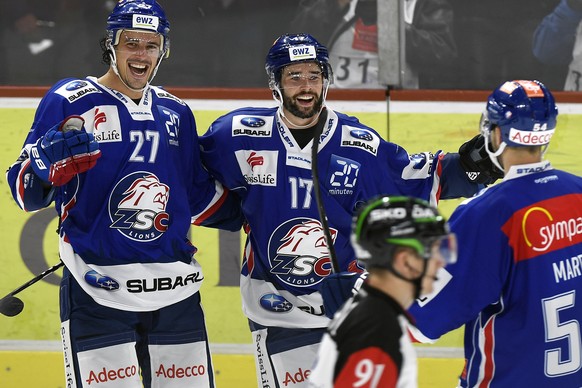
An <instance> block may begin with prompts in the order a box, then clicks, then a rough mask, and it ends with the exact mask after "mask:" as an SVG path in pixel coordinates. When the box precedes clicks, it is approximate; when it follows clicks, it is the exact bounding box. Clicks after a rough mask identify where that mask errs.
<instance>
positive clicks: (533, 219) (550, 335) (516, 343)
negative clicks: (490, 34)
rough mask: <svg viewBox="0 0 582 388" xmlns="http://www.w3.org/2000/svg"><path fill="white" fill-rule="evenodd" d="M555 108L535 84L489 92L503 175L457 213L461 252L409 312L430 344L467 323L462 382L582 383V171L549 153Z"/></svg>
mask: <svg viewBox="0 0 582 388" xmlns="http://www.w3.org/2000/svg"><path fill="white" fill-rule="evenodd" d="M557 115H558V110H557V108H556V105H555V102H554V97H553V96H552V94H551V92H550V91H549V90H548V89H547V88H546V87H545V86H544V85H543V84H542V83H540V82H538V81H521V80H520V81H508V82H505V83H503V84H502V85H500V86H499V87H498V88H497V89H495V90H494V91H493V93H492V94H491V95H490V96H489V98H488V100H487V105H486V110H485V112H484V113H483V116H482V119H481V131H482V133H483V135H484V136H485V141H486V150H487V152H488V154H489V156H490V158H491V160H492V161H493V163H495V164H496V165H498V167H499V168H502V169H503V171H504V172H505V177H504V178H503V181H502V182H500V183H499V184H497V185H495V186H492V187H489V188H487V189H485V190H483V191H482V192H480V193H479V195H477V196H475V197H473V198H471V199H468V200H466V201H465V202H463V203H462V204H461V205H460V206H459V207H458V208H457V209H456V210H455V211H454V212H453V214H452V216H451V218H450V220H449V224H450V228H451V231H452V232H454V233H455V234H456V235H457V239H458V241H459V252H458V255H459V258H458V260H457V262H456V263H455V264H452V265H450V266H446V267H445V268H443V269H442V270H441V272H439V273H438V274H437V276H438V278H439V282H438V283H437V284H435V289H436V290H435V293H434V294H432V295H431V296H430V298H427V299H425V300H422V301H418V302H417V303H416V304H415V305H413V306H412V307H411V309H410V313H411V314H412V315H413V316H414V317H415V318H416V323H417V325H418V329H419V330H420V332H417V331H415V332H414V335H415V337H416V338H417V339H418V340H421V341H423V342H431V341H434V340H436V339H438V338H439V337H440V336H441V335H443V334H445V333H447V332H449V331H451V330H454V329H456V328H458V327H460V326H462V325H465V335H464V346H465V369H464V370H463V371H462V373H461V374H460V381H459V386H461V387H491V388H496V387H544V388H546V387H548V388H550V387H555V388H558V387H559V388H562V387H579V386H581V385H582V342H581V341H582V330H581V327H582V325H581V320H582V303H581V301H580V295H581V294H582V273H581V270H580V269H581V268H582V266H581V258H582V178H580V177H578V176H575V175H572V174H569V173H566V172H564V171H560V170H557V169H554V168H553V167H552V165H551V164H550V162H549V161H547V160H544V157H543V156H544V152H545V150H546V148H547V147H548V144H549V143H550V140H551V138H552V136H553V135H554V131H555V130H556V118H557Z"/></svg>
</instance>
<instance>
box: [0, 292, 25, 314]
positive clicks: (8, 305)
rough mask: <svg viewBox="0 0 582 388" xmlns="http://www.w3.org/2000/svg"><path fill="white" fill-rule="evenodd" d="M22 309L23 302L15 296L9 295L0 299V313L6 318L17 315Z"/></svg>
mask: <svg viewBox="0 0 582 388" xmlns="http://www.w3.org/2000/svg"><path fill="white" fill-rule="evenodd" d="M22 309H24V302H23V301H21V300H20V299H18V298H17V297H15V296H12V295H9V296H5V297H4V298H2V299H0V313H2V314H3V315H6V316H7V317H13V316H15V315H18V314H20V313H21V312H22Z"/></svg>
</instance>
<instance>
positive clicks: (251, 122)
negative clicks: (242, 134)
mask: <svg viewBox="0 0 582 388" xmlns="http://www.w3.org/2000/svg"><path fill="white" fill-rule="evenodd" d="M240 122H241V123H242V124H244V125H246V126H247V127H253V128H258V127H262V126H263V125H265V120H263V119H260V118H258V117H243V118H242V119H240Z"/></svg>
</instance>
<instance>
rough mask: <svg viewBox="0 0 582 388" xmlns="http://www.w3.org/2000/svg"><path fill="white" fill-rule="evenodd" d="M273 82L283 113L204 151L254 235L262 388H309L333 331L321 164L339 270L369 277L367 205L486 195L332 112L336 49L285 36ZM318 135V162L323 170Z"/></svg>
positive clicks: (249, 301)
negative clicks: (392, 198) (361, 261)
mask: <svg viewBox="0 0 582 388" xmlns="http://www.w3.org/2000/svg"><path fill="white" fill-rule="evenodd" d="M266 71H267V74H268V77H269V87H270V88H271V90H272V92H273V96H274V98H275V100H276V101H277V103H278V104H279V106H278V107H274V108H243V109H238V110H235V111H233V112H230V113H228V114H226V115H224V116H222V117H220V118H218V119H217V120H216V121H215V122H214V123H213V124H212V125H211V127H210V128H209V130H208V132H207V133H206V134H205V135H204V136H202V137H201V138H200V143H201V145H202V158H203V161H204V163H205V165H206V166H207V167H208V169H209V170H210V172H211V173H212V175H214V176H215V177H216V179H218V180H219V181H221V182H222V184H223V185H224V186H225V187H227V188H228V189H230V190H232V191H235V192H236V193H237V194H238V195H239V197H240V198H241V202H242V210H243V213H244V215H245V219H246V221H247V222H248V226H249V232H248V236H247V241H246V245H245V249H244V259H243V263H242V270H241V293H242V299H243V311H244V313H245V314H246V316H247V317H248V318H249V323H250V328H251V331H252V335H253V342H254V343H253V348H254V349H255V350H256V367H257V378H258V382H259V386H262V387H267V386H269V387H271V388H273V387H285V386H290V385H289V384H293V386H295V387H299V386H302V385H304V384H305V380H306V377H307V375H308V374H309V370H310V368H311V365H312V364H313V361H314V358H315V355H316V352H317V347H318V344H319V341H320V339H321V336H322V335H323V333H324V331H325V327H326V326H327V325H328V323H329V318H327V317H326V312H325V310H324V307H323V305H324V303H323V300H322V296H321V294H320V293H319V288H320V285H321V282H322V280H323V279H324V278H325V277H326V276H328V275H329V274H330V273H331V272H332V264H331V260H330V254H329V249H328V246H327V242H326V239H325V238H324V233H323V228H322V224H321V222H320V220H319V214H318V206H317V204H316V201H315V199H314V194H313V193H314V192H313V189H314V185H315V184H316V180H314V177H313V176H312V170H311V164H312V162H317V164H318V167H319V168H318V170H319V171H320V174H318V180H319V182H320V183H319V184H320V186H319V187H320V188H321V191H322V194H323V195H322V197H323V201H324V206H325V209H326V211H327V215H328V217H329V226H330V228H331V230H330V235H331V239H333V241H334V247H335V251H336V252H337V257H338V261H339V263H338V264H339V268H340V271H357V270H361V269H358V266H357V263H356V259H355V256H354V252H353V249H352V247H351V244H350V233H351V230H350V225H351V219H352V214H353V212H354V210H355V209H356V207H357V206H358V205H359V204H361V203H363V202H365V201H367V200H368V199H369V198H372V197H375V196H378V195H381V194H386V193H388V194H395V195H410V196H415V197H419V198H423V199H425V200H429V201H431V203H432V204H436V203H437V200H438V199H439V197H440V198H452V197H461V196H471V195H473V194H474V193H475V192H476V191H477V189H478V188H479V185H478V184H476V183H475V182H472V181H469V179H468V176H467V174H466V173H465V171H464V170H463V169H462V168H461V164H460V163H459V155H458V154H446V155H445V154H444V153H442V152H440V151H439V152H437V153H436V154H434V155H433V154H431V153H428V152H426V153H420V154H416V155H409V154H408V153H407V152H406V151H405V150H404V149H403V148H402V147H400V146H398V145H396V144H393V143H389V142H387V141H385V140H383V139H382V138H381V137H380V135H378V133H377V132H376V131H374V130H373V129H371V128H369V127H367V126H365V125H363V124H362V123H360V122H359V121H358V120H357V119H356V118H354V117H350V116H347V115H345V114H343V113H340V112H335V111H333V110H331V109H328V108H327V107H326V106H325V98H326V94H327V90H328V87H329V85H330V83H332V82H333V72H332V69H331V67H330V65H329V60H328V53H327V49H326V47H325V46H323V45H321V44H320V43H319V42H318V41H317V40H316V39H315V38H313V37H312V36H311V35H308V34H303V33H301V34H285V35H283V36H281V37H279V38H278V39H277V40H276V41H275V42H274V44H273V46H272V47H271V49H270V50H269V52H268V54H267V58H266ZM317 132H319V133H321V136H318V137H317V138H316V139H315V141H318V142H319V147H318V148H319V152H318V157H317V161H312V160H311V152H312V145H313V142H314V139H313V137H314V133H317ZM466 154H467V155H469V154H471V152H467V153H466ZM469 159H470V158H469Z"/></svg>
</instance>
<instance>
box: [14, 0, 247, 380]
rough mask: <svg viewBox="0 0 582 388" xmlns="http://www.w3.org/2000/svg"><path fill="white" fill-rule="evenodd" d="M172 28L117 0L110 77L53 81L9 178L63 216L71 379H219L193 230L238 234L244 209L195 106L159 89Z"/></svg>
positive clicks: (138, 3) (151, 6)
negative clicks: (213, 159) (210, 154)
mask: <svg viewBox="0 0 582 388" xmlns="http://www.w3.org/2000/svg"><path fill="white" fill-rule="evenodd" d="M169 28H170V26H169V22H168V20H167V18H166V15H165V13H164V11H163V9H162V8H161V6H160V5H159V4H158V3H156V2H154V1H145V0H124V1H121V2H119V3H118V4H117V5H116V6H115V8H114V9H113V11H112V12H111V14H110V15H109V18H108V19H107V35H106V38H105V39H104V41H103V42H102V46H103V50H104V52H103V59H104V60H105V62H106V63H108V64H110V67H109V70H108V72H107V73H106V74H105V75H103V76H102V77H100V78H94V77H87V78H84V79H71V78H70V79H65V80H62V81H60V82H58V83H57V84H56V85H55V86H53V87H52V88H51V89H50V90H49V92H48V93H47V94H46V96H45V97H44V98H43V99H42V101H41V103H40V105H39V107H38V109H37V111H36V115H35V118H34V122H33V123H32V129H31V131H30V132H29V133H28V136H27V138H26V140H25V143H24V148H23V150H22V153H21V155H20V157H19V158H18V160H17V161H16V163H15V164H14V165H12V166H11V167H10V169H9V171H8V173H7V180H8V182H9V183H10V186H11V189H12V195H13V196H14V199H15V200H16V201H17V203H18V204H19V205H20V206H21V207H22V208H23V209H25V210H27V211H34V210H38V209H41V208H43V207H47V206H49V205H50V204H51V203H52V201H54V202H55V205H56V210H57V212H58V216H59V221H60V226H59V237H60V247H59V248H60V249H59V251H60V256H61V260H62V261H63V262H64V263H65V265H66V269H65V270H64V273H63V280H62V283H61V292H60V300H61V303H60V307H61V322H62V326H61V334H62V343H63V347H64V355H65V374H66V380H67V386H68V387H75V386H78V387H81V386H99V387H110V386H111V387H112V386H115V387H120V386H123V387H130V386H131V387H136V386H141V385H142V383H143V385H144V386H146V387H151V386H156V387H164V386H173V387H175V386H188V387H213V386H214V377H213V368H212V363H211V361H210V352H209V347H208V340H207V336H206V327H205V323H204V314H203V311H202V307H201V305H200V295H199V293H198V290H199V288H200V284H201V282H202V280H203V278H204V276H203V273H202V269H201V267H200V265H199V264H198V262H197V261H196V260H195V259H194V258H193V255H194V253H195V251H196V248H195V247H194V246H193V245H192V244H191V243H190V242H189V241H188V238H187V234H188V230H189V228H190V225H191V223H192V222H195V223H196V224H204V225H210V226H221V227H224V228H228V229H232V230H236V229H238V228H240V224H241V220H240V217H239V215H240V207H239V206H238V203H237V205H236V206H235V207H230V206H228V205H230V204H231V201H230V198H231V196H230V195H229V193H228V192H227V191H225V190H223V189H222V186H221V185H220V184H218V183H216V182H215V181H214V180H213V179H212V178H211V177H210V176H209V175H208V173H207V172H206V170H205V169H204V168H203V167H202V164H201V162H200V154H199V152H198V149H199V146H198V137H197V134H196V126H195V122H194V117H193V115H192V112H191V110H190V108H189V107H188V106H187V105H186V104H185V103H184V102H183V101H181V100H180V99H178V98H177V97H175V96H173V95H171V94H169V93H168V92H166V91H164V90H162V89H160V88H158V87H154V86H150V82H151V81H152V79H153V77H154V75H155V73H156V71H157V69H158V67H159V66H160V63H161V62H162V60H163V59H164V58H166V57H167V56H168V54H169V45H170V41H169V35H168V34H169ZM221 205H223V206H222V207H221Z"/></svg>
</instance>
